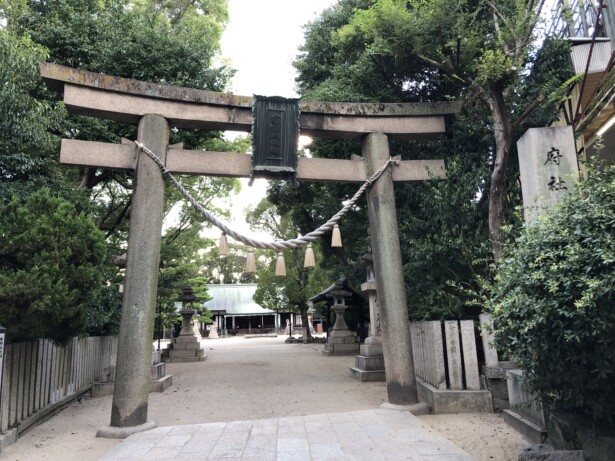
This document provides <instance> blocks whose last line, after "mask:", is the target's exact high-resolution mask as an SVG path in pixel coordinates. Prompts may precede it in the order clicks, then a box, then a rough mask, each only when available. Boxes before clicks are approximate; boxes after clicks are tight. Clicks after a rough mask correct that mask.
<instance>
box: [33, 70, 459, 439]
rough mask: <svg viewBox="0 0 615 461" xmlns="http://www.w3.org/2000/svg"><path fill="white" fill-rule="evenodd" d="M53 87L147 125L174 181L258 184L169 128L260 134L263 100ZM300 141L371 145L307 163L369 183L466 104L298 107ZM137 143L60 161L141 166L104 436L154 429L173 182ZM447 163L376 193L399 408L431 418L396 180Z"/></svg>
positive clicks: (71, 154)
mask: <svg viewBox="0 0 615 461" xmlns="http://www.w3.org/2000/svg"><path fill="white" fill-rule="evenodd" d="M40 71H41V75H42V77H43V79H44V80H45V82H46V83H47V85H48V87H49V88H51V89H55V90H58V91H63V93H64V103H65V105H66V107H67V109H68V110H69V111H70V112H71V113H73V114H79V115H89V116H93V117H98V118H104V119H110V120H116V121H122V122H129V123H137V124H138V135H137V138H138V141H139V142H141V143H143V144H144V145H145V146H146V147H148V148H149V149H150V150H152V151H153V152H154V153H155V154H156V155H157V156H158V157H159V158H160V159H161V160H162V162H163V163H164V164H165V166H166V168H167V169H168V170H169V171H170V172H172V173H179V174H199V175H209V176H227V177H249V176H250V175H251V162H252V160H251V156H250V155H246V154H240V153H228V152H207V151H190V150H184V149H183V148H177V147H176V146H169V145H168V140H169V130H170V128H171V127H175V128H179V129H181V128H199V129H205V130H232V131H246V132H249V131H250V130H251V127H252V123H253V114H252V105H253V98H251V97H245V96H235V95H231V94H226V93H215V92H210V91H204V90H196V89H189V88H179V87H173V86H169V85H160V84H153V83H147V82H141V81H136V80H130V79H123V78H118V77H111V76H108V75H102V74H96V73H92V72H87V71H83V70H77V69H72V68H68V67H63V66H58V65H54V64H47V63H42V64H41V65H40ZM299 109H300V116H299V117H300V127H301V134H305V135H308V136H312V137H327V138H342V139H361V140H362V151H363V152H362V153H363V158H361V157H359V156H353V158H352V159H350V160H328V159H310V158H299V159H298V164H297V167H296V178H297V180H299V181H325V182H363V181H365V180H366V179H367V178H368V177H370V176H371V175H372V174H373V173H374V172H375V171H377V170H378V169H379V168H380V167H381V166H382V165H383V164H384V163H386V162H387V161H388V160H389V157H390V156H389V142H388V141H389V139H403V140H407V139H426V138H433V137H436V136H441V135H442V134H443V133H444V132H445V130H446V119H447V118H449V117H452V116H453V114H455V113H457V112H458V111H459V105H458V103H450V102H449V103H413V104H381V103H375V104H365V103H329V102H311V101H310V102H307V101H300V102H299ZM138 152H139V151H138V149H137V148H136V146H135V144H134V143H132V142H125V143H122V144H108V143H100V142H89V141H77V140H71V139H63V140H62V146H61V153H60V161H61V162H62V163H66V164H72V165H81V166H88V167H97V168H121V169H134V170H135V173H134V189H133V199H132V210H131V219H130V228H129V237H128V255H127V263H126V279H125V283H124V297H123V304H122V317H121V323H120V332H119V338H118V356H117V369H116V370H117V371H116V381H115V390H114V394H113V406H112V412H111V424H110V426H109V427H107V428H104V429H101V430H100V431H99V433H98V435H99V436H102V437H125V436H127V435H129V434H131V433H133V432H137V431H140V430H145V429H149V428H151V427H153V426H154V423H153V422H151V421H148V420H147V405H148V396H149V394H148V381H149V373H150V370H149V369H150V363H149V356H150V355H151V347H152V346H151V338H152V332H153V321H154V312H155V300H156V287H157V279H158V263H159V258H160V240H161V230H162V218H163V202H164V180H163V177H162V175H161V173H160V170H159V168H158V166H156V164H155V162H154V161H153V160H152V159H151V158H149V157H148V156H147V155H138ZM445 176H446V173H445V169H444V162H443V161H442V160H428V161H400V162H398V163H397V164H396V165H395V166H393V167H392V168H389V169H387V171H385V173H384V174H383V175H382V176H381V177H380V178H379V179H378V180H377V181H376V182H375V183H374V184H373V186H372V187H371V188H369V189H368V190H367V203H368V215H369V226H370V230H371V241H372V251H373V256H374V267H375V271H376V273H377V274H378V276H377V290H378V302H379V305H380V306H381V310H382V312H381V315H382V324H381V325H382V343H383V354H384V360H385V364H386V383H387V395H388V400H389V405H393V406H403V407H404V408H406V409H409V410H410V411H413V412H416V413H420V412H423V411H425V410H426V406H425V405H424V404H421V403H420V402H419V400H418V396H417V388H416V379H415V374H414V364H413V357H412V344H411V342H410V329H409V322H408V312H407V302H406V293H405V288H404V278H403V271H402V264H401V250H400V243H399V234H398V225H397V214H396V213H397V212H396V208H395V197H394V193H393V192H394V191H393V182H394V181H402V182H406V181H423V180H427V179H430V177H439V178H445Z"/></svg>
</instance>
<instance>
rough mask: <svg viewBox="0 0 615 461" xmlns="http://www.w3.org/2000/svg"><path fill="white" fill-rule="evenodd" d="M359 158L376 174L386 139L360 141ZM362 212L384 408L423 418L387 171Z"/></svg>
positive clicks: (380, 135) (386, 152)
mask: <svg viewBox="0 0 615 461" xmlns="http://www.w3.org/2000/svg"><path fill="white" fill-rule="evenodd" d="M363 157H364V158H365V159H366V162H367V174H368V175H371V174H373V173H374V172H376V171H377V170H378V169H379V168H380V167H381V166H382V165H384V163H386V162H387V161H388V160H389V157H390V154H389V140H388V137H387V136H386V135H385V134H383V133H370V134H367V135H365V136H364V137H363ZM393 168H395V167H393ZM367 212H368V217H369V228H370V230H371V241H372V252H373V256H374V268H375V271H376V287H377V296H378V304H379V306H380V313H381V327H382V352H383V355H384V364H385V371H386V383H387V395H388V400H389V403H388V404H386V403H385V404H383V406H385V407H395V408H399V407H405V409H407V410H409V411H411V412H412V413H414V414H424V413H428V412H429V407H428V406H427V405H426V404H424V403H421V402H419V399H418V394H417V387H416V377H415V375H414V359H413V357H412V342H411V340H410V322H409V319H408V307H407V301H406V289H405V284H404V274H403V268H402V264H401V247H400V243H399V230H398V226H397V210H396V208H395V194H394V191H393V177H392V173H391V169H387V171H385V172H384V173H383V174H382V176H380V178H379V179H378V181H376V182H375V183H374V184H373V185H372V187H371V188H369V189H367Z"/></svg>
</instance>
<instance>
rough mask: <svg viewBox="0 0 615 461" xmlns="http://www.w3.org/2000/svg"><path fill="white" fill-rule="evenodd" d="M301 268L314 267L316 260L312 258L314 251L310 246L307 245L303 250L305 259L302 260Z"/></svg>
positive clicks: (309, 244)
mask: <svg viewBox="0 0 615 461" xmlns="http://www.w3.org/2000/svg"><path fill="white" fill-rule="evenodd" d="M303 267H316V258H315V257H314V249H313V248H312V244H311V243H308V246H307V248H306V249H305V259H304V260H303Z"/></svg>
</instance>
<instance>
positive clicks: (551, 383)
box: [490, 167, 615, 423]
mask: <svg viewBox="0 0 615 461" xmlns="http://www.w3.org/2000/svg"><path fill="white" fill-rule="evenodd" d="M614 288H615V167H607V168H604V169H602V170H601V171H594V172H591V173H590V175H589V177H588V179H587V180H585V181H582V182H581V183H579V185H578V186H577V187H576V189H575V191H574V192H572V193H571V194H570V195H569V196H567V197H566V199H565V200H564V203H563V204H562V205H561V206H560V207H558V209H557V211H555V212H554V213H551V214H549V215H548V216H546V217H545V218H544V219H541V220H540V221H539V222H538V223H536V224H535V225H532V226H531V227H530V228H529V229H527V231H526V232H525V233H524V234H523V235H521V237H519V238H518V239H517V241H516V242H515V244H514V245H513V246H512V248H511V249H510V253H509V255H508V257H507V258H505V260H504V261H503V262H502V263H501V265H500V267H499V268H498V271H497V275H496V279H495V281H494V284H493V286H492V287H491V289H492V291H493V292H492V297H491V300H490V308H491V310H492V312H493V314H494V325H495V330H496V331H495V335H496V346H497V347H498V348H501V349H503V350H505V351H506V352H507V353H508V354H509V356H510V357H511V358H512V359H514V360H515V361H516V362H517V364H518V365H519V366H520V367H521V368H523V370H524V375H525V377H526V381H527V384H528V385H529V386H530V388H531V389H532V390H533V391H534V392H535V393H536V394H537V395H538V396H539V397H540V398H541V399H542V401H543V404H546V406H547V407H549V408H553V407H556V408H557V409H559V410H565V411H572V412H574V413H581V414H585V415H587V416H590V417H592V418H593V419H595V420H609V422H611V423H612V422H613V421H612V418H613V415H615V399H613V395H614V394H615V376H614V368H615V353H614V351H615V293H614Z"/></svg>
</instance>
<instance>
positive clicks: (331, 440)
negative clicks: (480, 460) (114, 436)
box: [101, 403, 472, 461]
mask: <svg viewBox="0 0 615 461" xmlns="http://www.w3.org/2000/svg"><path fill="white" fill-rule="evenodd" d="M384 405H386V406H388V407H389V409H382V408H381V409H375V410H362V411H353V412H348V413H330V414H319V415H309V416H293V417H282V418H269V419H262V420H254V421H234V422H226V423H224V422H223V423H208V424H196V425H190V426H175V427H160V428H157V429H154V430H151V431H148V432H144V433H140V434H135V435H133V436H131V437H129V438H127V439H126V440H124V441H123V442H122V443H120V444H119V445H117V446H115V447H114V448H113V449H112V450H110V451H109V452H108V453H107V454H106V455H104V456H103V457H102V458H101V461H119V460H125V459H131V460H134V461H137V460H148V461H149V460H150V459H158V458H157V457H158V456H164V459H167V460H184V459H218V460H223V459H224V460H230V459H237V460H239V459H241V460H261V461H262V460H272V461H281V460H292V461H297V460H307V461H311V460H325V459H327V460H334V459H344V460H365V461H373V460H394V459H404V460H414V461H426V460H432V459H433V460H434V461H435V460H444V459H446V460H448V461H471V460H472V458H471V457H470V456H469V455H468V454H467V453H466V452H464V451H463V450H461V449H460V448H458V447H456V446H455V445H453V444H452V443H451V442H450V441H448V440H447V439H445V438H444V437H442V436H441V435H440V434H438V433H436V432H434V431H433V430H432V429H429V428H428V427H426V426H425V424H424V423H423V422H422V421H421V420H419V419H418V418H417V417H415V416H414V415H413V414H411V413H409V411H411V412H416V413H424V412H425V411H428V407H427V406H426V405H424V404H422V403H419V404H416V405H411V406H407V407H403V406H396V405H392V404H384Z"/></svg>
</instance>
